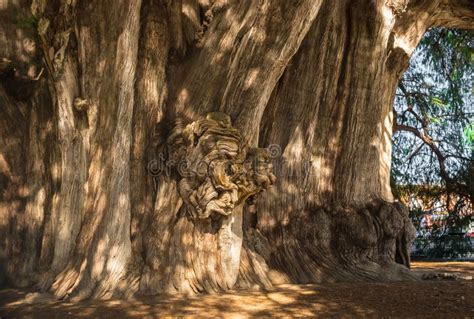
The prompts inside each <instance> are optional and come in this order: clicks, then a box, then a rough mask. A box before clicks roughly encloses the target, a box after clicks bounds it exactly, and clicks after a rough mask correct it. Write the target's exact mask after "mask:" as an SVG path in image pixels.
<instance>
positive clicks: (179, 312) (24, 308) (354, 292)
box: [0, 263, 474, 319]
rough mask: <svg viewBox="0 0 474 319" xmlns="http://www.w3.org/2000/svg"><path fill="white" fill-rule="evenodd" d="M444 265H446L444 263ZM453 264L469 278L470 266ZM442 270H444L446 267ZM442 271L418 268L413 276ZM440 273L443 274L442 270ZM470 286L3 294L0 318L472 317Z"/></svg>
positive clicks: (452, 283)
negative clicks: (66, 296) (72, 299)
mask: <svg viewBox="0 0 474 319" xmlns="http://www.w3.org/2000/svg"><path fill="white" fill-rule="evenodd" d="M443 264H445V263H443ZM460 264H461V265H452V267H454V268H453V269H455V270H456V271H457V272H464V274H466V273H467V274H469V273H470V274H471V275H472V270H473V269H474V263H460ZM445 266H447V265H446V264H445ZM439 267H441V266H438V267H436V266H434V265H427V267H426V268H423V265H422V264H420V263H416V264H415V265H414V268H415V269H417V271H427V270H428V269H431V268H433V269H434V270H437V271H448V270H447V269H446V268H443V269H441V268H439ZM440 269H441V270H440ZM472 291H474V281H473V280H456V281H419V282H391V283H374V282H372V283H334V284H321V285H282V286H279V287H277V288H275V289H274V290H272V291H239V292H230V293H226V294H222V295H200V296H196V297H185V296H163V295H160V296H139V297H137V298H136V299H135V300H128V301H122V300H110V301H88V302H81V303H76V304H72V303H67V302H58V301H54V300H50V299H48V297H47V296H46V295H44V294H39V293H34V292H31V291H24V290H16V289H3V290H1V291H0V317H1V319H5V318H65V317H68V318H69V317H80V318H95V317H100V318H127V317H134V318H143V317H145V318H146V317H148V318H153V317H162V316H198V317H224V318H228V317H254V316H271V317H277V316H284V317H296V316H309V317H338V318H339V317H351V318H352V317H364V318H366V317H382V316H383V317H426V318H428V317H429V318H434V317H436V318H445V317H450V318H452V317H456V318H458V317H461V318H464V317H474V294H473V293H472Z"/></svg>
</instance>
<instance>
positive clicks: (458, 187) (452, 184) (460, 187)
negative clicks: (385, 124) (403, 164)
mask: <svg viewBox="0 0 474 319" xmlns="http://www.w3.org/2000/svg"><path fill="white" fill-rule="evenodd" d="M394 129H395V131H405V132H411V133H413V134H414V135H415V136H416V137H418V138H419V139H420V140H422V141H423V143H425V144H426V145H427V146H428V147H429V148H430V149H431V151H432V152H433V153H434V154H435V155H436V158H437V159H438V164H439V171H440V176H441V178H442V179H443V180H444V181H445V182H446V186H447V188H448V189H452V190H455V191H456V192H458V193H459V194H461V195H463V196H466V197H469V198H470V197H471V195H470V193H469V190H468V189H467V187H466V185H464V184H462V183H459V182H457V181H455V180H454V179H452V178H451V177H450V176H449V174H448V172H447V170H446V164H445V161H446V158H447V157H446V156H444V155H443V153H442V152H441V151H440V149H439V148H438V146H437V145H436V144H435V143H434V141H433V140H432V139H431V137H429V136H428V135H427V134H426V133H423V132H420V131H419V130H418V129H416V128H414V127H411V126H408V125H403V124H397V123H396V121H395V125H394ZM448 157H449V156H448Z"/></svg>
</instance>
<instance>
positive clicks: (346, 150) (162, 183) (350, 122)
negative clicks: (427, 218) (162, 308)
mask: <svg viewBox="0 0 474 319" xmlns="http://www.w3.org/2000/svg"><path fill="white" fill-rule="evenodd" d="M0 15H1V20H0V21H1V22H0V24H1V26H0V43H1V44H2V45H1V46H0V54H1V56H2V57H3V60H2V66H1V67H2V69H1V84H2V85H1V87H0V100H1V106H2V107H1V109H0V112H1V116H0V121H1V125H0V144H1V148H0V150H1V154H0V155H1V156H0V172H1V178H2V181H1V187H2V192H1V196H2V197H1V206H0V209H1V212H0V216H1V221H0V232H1V237H0V238H1V239H2V241H1V243H0V245H1V246H0V259H1V265H2V268H3V270H2V272H1V273H4V274H5V276H6V278H5V279H6V280H7V281H8V282H10V283H11V284H14V285H19V286H25V285H30V284H37V285H38V286H39V287H40V288H41V289H43V290H50V291H52V292H54V294H55V295H56V296H57V297H58V298H65V297H71V298H76V299H81V298H86V297H90V296H92V297H95V298H106V297H110V296H113V295H127V294H130V293H133V292H136V291H138V290H140V291H142V292H147V293H158V292H163V291H166V292H185V293H195V292H200V291H215V290H225V289H228V288H231V287H245V286H253V285H259V286H270V285H272V284H275V283H281V282H285V281H293V282H303V283H304V282H320V281H334V280H371V279H381V280H384V279H385V280H386V279H401V278H410V277H411V275H410V273H409V272H408V270H407V268H406V266H408V265H409V256H408V251H409V247H410V243H411V241H412V239H413V238H412V237H413V226H412V225H411V223H410V222H409V219H408V217H407V213H408V212H407V210H406V208H404V207H403V205H401V204H399V203H396V202H394V200H393V196H392V192H391V189H390V183H389V181H390V158H391V139H392V126H393V125H392V124H393V123H392V112H391V111H392V104H393V99H394V96H395V91H396V87H397V83H398V80H399V78H400V76H401V75H402V73H403V71H404V70H405V69H406V67H407V65H408V61H409V58H410V56H411V54H412V53H413V51H414V49H415V47H416V46H417V44H418V42H419V41H420V39H421V37H422V36H423V34H424V33H425V31H426V30H427V29H428V28H430V27H432V26H444V27H448V28H471V27H472V26H473V18H474V8H473V5H472V2H471V1H467V0H434V1H433V0H429V1H407V0H390V1H367V0H361V1H330V0H318V1H314V0H297V1H287V0H275V1H257V0H255V1H253V0H252V1H207V0H198V1H195V0H180V1H160V0H143V1H116V0H114V1H104V0H101V1H46V0H33V1H31V2H30V1H26V0H23V1H17V2H10V1H6V0H3V1H1V2H0ZM41 70H43V72H42V71H41ZM213 111H214V112H215V111H220V112H223V113H227V114H228V115H230V118H231V120H232V125H233V126H230V123H229V121H228V119H226V118H225V116H222V114H221V115H216V114H217V113H213V114H214V115H213V114H211V115H209V116H210V118H211V120H212V118H214V119H215V118H216V116H217V118H220V119H221V120H218V121H213V120H212V121H213V122H212V123H214V124H212V125H211V124H209V123H210V122H206V121H205V120H204V116H205V115H206V114H207V113H208V112H213ZM196 121H197V122H196ZM189 123H195V124H192V126H187V125H188V124H189ZM196 123H197V124H196ZM206 123H207V124H206ZM206 125H210V126H206ZM213 125H218V127H221V128H223V127H224V128H225V127H226V128H227V129H228V131H227V132H228V133H225V134H224V135H223V137H224V139H225V142H224V143H222V144H218V145H224V146H225V145H228V146H229V147H228V148H226V147H224V146H223V148H224V149H226V152H227V153H229V152H230V153H232V152H234V151H232V150H233V149H234V147H235V148H236V149H238V152H237V155H238V156H242V157H243V155H244V151H245V149H246V147H255V146H260V147H268V148H269V149H270V150H272V149H277V153H278V149H279V150H281V152H280V156H279V157H276V158H274V161H275V163H274V167H275V168H274V170H275V175H277V182H276V183H275V184H274V186H273V187H272V188H271V190H270V191H267V192H266V193H263V194H261V196H259V197H258V198H256V199H255V200H256V202H255V203H253V202H252V199H251V198H249V199H248V200H246V201H242V202H238V201H235V197H233V196H231V195H229V194H228V193H229V192H230V191H228V190H227V188H225V187H224V183H225V182H226V181H227V180H228V178H229V176H228V174H231V173H228V172H230V171H232V165H230V167H225V166H218V167H216V168H215V169H216V170H220V172H221V174H222V175H220V176H221V177H222V180H221V182H222V185H213V187H215V188H216V192H214V193H212V192H211V193H210V194H211V195H212V196H219V197H218V199H219V200H221V201H222V200H223V198H222V196H224V195H226V198H227V199H228V201H229V204H230V206H228V208H229V207H233V208H232V209H230V215H227V216H224V215H222V216H220V215H219V214H218V215H216V214H215V212H214V211H213V213H212V216H213V217H212V218H211V220H210V219H209V218H207V217H205V214H203V216H204V217H205V218H200V217H198V218H196V217H195V216H196V215H193V213H192V212H193V207H192V205H190V204H188V203H187V202H186V201H189V202H190V203H191V198H192V197H191V196H189V197H187V196H183V194H186V192H187V191H189V192H190V194H196V192H198V191H199V192H201V193H203V194H207V193H206V189H204V188H198V189H195V188H194V187H196V185H204V184H199V183H201V181H200V180H199V179H198V177H196V176H198V175H197V174H194V173H195V172H192V174H191V180H187V178H189V177H185V176H184V175H183V172H182V171H180V170H179V169H178V168H179V167H176V166H172V167H171V170H170V174H159V175H158V176H152V175H150V174H148V172H147V167H148V166H149V165H148V164H149V163H150V162H151V163H157V162H158V163H159V162H160V161H159V160H160V157H161V155H160V154H163V156H164V157H165V160H166V163H169V162H170V159H172V158H173V156H175V157H177V158H179V157H180V156H181V155H182V154H186V155H188V157H190V158H189V160H190V161H191V162H195V161H197V159H198V158H199V156H202V155H203V154H204V155H206V153H205V152H204V151H203V152H204V153H203V152H201V151H202V150H204V149H206V148H204V147H205V145H206V143H207V142H210V143H213V142H212V141H219V143H220V142H221V141H220V138H217V137H216V136H215V135H213V134H214V133H215V134H218V135H219V134H220V133H216V132H220V131H221V129H218V130H217V131H214V130H210V131H207V130H205V131H204V132H205V133H206V132H207V133H210V132H211V133H212V132H214V133H213V134H210V135H206V134H207V133H206V134H204V133H203V135H198V134H197V133H196V132H201V131H200V130H199V128H202V127H214V126H213ZM232 127H234V128H235V129H236V130H237V131H234V130H233V129H232ZM191 132H193V134H191ZM229 132H233V133H229ZM236 132H240V133H236ZM194 133H196V134H197V135H194ZM199 134H201V133H199ZM229 134H230V135H229ZM203 136H207V137H209V139H206V140H201V137H203ZM175 141H176V143H174V142H175ZM190 141H193V142H192V143H189V142H190ZM236 141H244V142H245V144H246V145H247V146H242V145H241V144H240V142H236ZM194 142H196V144H194ZM216 143H217V142H216ZM213 145H217V144H213ZM236 145H237V146H236ZM271 145H277V146H278V147H277V148H275V147H270V146H271ZM174 147H176V148H174ZM213 147H214V146H213ZM219 147H220V146H219ZM207 150H212V148H207ZM252 152H253V153H252ZM252 152H249V154H248V155H251V156H254V157H255V159H256V160H255V163H256V164H258V165H255V167H254V168H253V172H254V173H255V174H256V175H259V174H260V173H259V172H260V170H261V169H262V165H260V164H261V162H263V163H266V162H265V161H266V159H265V156H264V155H262V156H260V153H259V151H252ZM157 153H158V154H157ZM211 153H212V152H211ZM230 153H229V154H230ZM180 154H181V155H180ZM189 154H191V155H189ZM212 154H214V155H215V153H212ZM219 154H220V153H219ZM223 154H224V155H222V156H223V157H225V154H226V153H225V152H224V153H223ZM252 154H253V155H252ZM214 155H213V156H214ZM273 155H275V154H273ZM218 156H221V155H218ZM238 156H237V157H238ZM206 158H207V159H209V157H206ZM219 160H220V161H223V160H224V158H221V157H219ZM228 160H229V161H230V162H231V164H232V161H234V162H235V161H236V158H235V156H234V155H232V156H230V158H229V159H228ZM233 164H239V165H240V162H239V163H233ZM227 168H229V169H228V170H227ZM263 168H265V165H263ZM193 176H195V177H196V178H194V177H193ZM183 180H184V182H183ZM233 184H234V182H232V183H230V185H227V186H229V187H230V188H232V187H234V188H235V187H236V188H238V189H240V188H239V187H241V185H240V186H236V185H233ZM267 184H268V183H267ZM189 185H190V186H189ZM186 187H187V188H186ZM217 190H218V191H217ZM211 195H209V196H211ZM239 198H240V197H239ZM200 199H203V198H200ZM212 199H215V198H212ZM209 203H210V201H209ZM201 204H202V203H201ZM203 205H204V206H205V208H206V210H205V211H207V209H208V206H206V205H208V203H207V204H206V203H205V202H204V204H203ZM194 208H195V207H194ZM196 211H197V210H196ZM227 212H228V211H226V213H227ZM252 212H253V213H252ZM198 215H199V214H198ZM209 225H210V226H209ZM400 264H402V265H400Z"/></svg>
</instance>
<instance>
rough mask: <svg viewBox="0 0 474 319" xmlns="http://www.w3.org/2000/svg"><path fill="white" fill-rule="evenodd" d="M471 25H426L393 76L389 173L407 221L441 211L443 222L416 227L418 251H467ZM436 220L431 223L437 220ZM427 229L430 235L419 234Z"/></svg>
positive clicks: (472, 116) (472, 118)
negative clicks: (464, 27)
mask: <svg viewBox="0 0 474 319" xmlns="http://www.w3.org/2000/svg"><path fill="white" fill-rule="evenodd" d="M473 52H474V37H473V34H472V31H468V30H448V29H436V28H435V29H431V30H429V31H428V32H427V33H426V34H425V36H424V37H423V39H422V41H421V42H420V45H419V46H418V49H417V50H416V52H415V54H414V55H413V57H412V60H411V62H410V66H409V67H408V70H407V71H406V72H405V74H404V76H403V78H402V80H401V81H400V83H399V88H398V92H397V97H396V98H395V105H394V106H395V111H396V114H397V121H396V127H395V128H396V130H398V133H396V134H395V135H394V152H393V163H394V165H393V166H392V176H393V177H394V182H395V183H396V184H397V187H396V189H395V190H396V191H397V192H398V193H400V195H402V197H404V198H405V199H408V198H409V199H411V200H414V199H418V200H421V199H422V198H423V199H424V201H425V202H426V204H425V205H424V206H425V207H420V206H419V203H417V202H416V200H414V201H412V202H410V200H408V201H407V204H408V206H409V208H410V209H411V210H412V215H413V218H414V219H415V222H417V223H418V224H419V222H420V220H421V219H422V218H423V216H424V215H425V214H426V213H427V212H428V210H431V211H432V212H438V213H442V212H446V213H447V217H446V220H445V221H444V222H445V223H443V225H437V224H434V229H431V230H428V233H426V232H427V231H426V230H423V229H420V236H419V238H418V241H420V242H421V243H422V244H423V245H422V246H424V247H431V248H426V249H425V252H424V253H427V254H429V255H432V256H433V257H443V256H451V257H455V256H458V255H459V254H461V255H463V254H464V255H465V254H468V253H469V252H473V247H472V246H471V243H470V241H469V238H466V237H463V234H462V233H463V230H466V229H467V228H468V226H469V223H470V222H471V220H472V212H473V206H472V205H473V196H474V191H473V188H472V179H473V177H474V174H473V172H472V167H473V162H474V158H473V156H474V153H473V151H474V139H473V137H474V136H473V135H472V132H473V128H474V126H473V125H474V108H473V100H472V88H473V82H472V73H473V64H472V55H473ZM438 226H439V227H438ZM427 235H430V236H427Z"/></svg>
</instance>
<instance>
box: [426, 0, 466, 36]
mask: <svg viewBox="0 0 474 319" xmlns="http://www.w3.org/2000/svg"><path fill="white" fill-rule="evenodd" d="M433 26H437V27H444V28H456V29H474V2H473V1H472V0H444V1H442V2H441V3H440V5H439V8H438V10H437V11H436V12H435V15H434V17H433Z"/></svg>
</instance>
